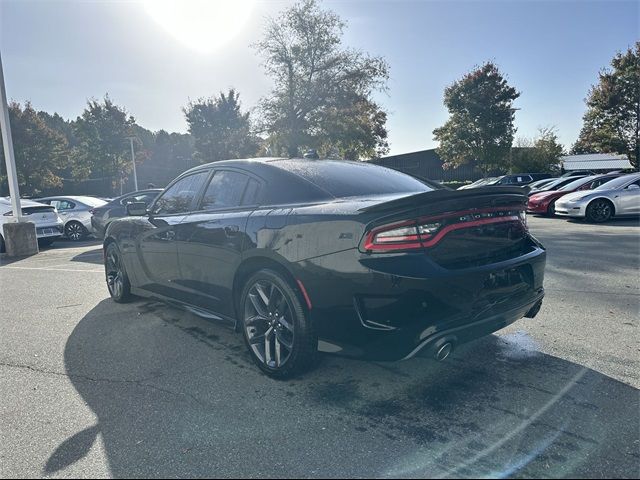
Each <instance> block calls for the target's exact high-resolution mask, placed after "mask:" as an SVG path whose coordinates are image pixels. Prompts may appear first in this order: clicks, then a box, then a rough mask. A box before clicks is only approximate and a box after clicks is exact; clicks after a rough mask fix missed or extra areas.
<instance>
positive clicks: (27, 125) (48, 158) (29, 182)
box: [0, 102, 69, 195]
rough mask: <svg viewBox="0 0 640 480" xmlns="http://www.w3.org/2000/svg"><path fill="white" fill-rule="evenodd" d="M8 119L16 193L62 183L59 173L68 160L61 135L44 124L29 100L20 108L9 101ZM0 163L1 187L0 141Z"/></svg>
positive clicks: (0, 150)
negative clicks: (14, 168)
mask: <svg viewBox="0 0 640 480" xmlns="http://www.w3.org/2000/svg"><path fill="white" fill-rule="evenodd" d="M9 121H10V124H11V135H12V137H13V150H14V154H15V159H16V169H17V174H18V186H19V187H20V193H21V194H23V195H37V194H39V193H40V192H42V191H43V190H45V189H47V188H51V187H56V186H60V185H62V178H61V177H60V172H61V171H62V170H63V169H64V168H65V166H66V165H68V163H69V151H68V148H67V141H66V139H65V137H64V136H63V135H62V134H61V133H59V132H57V131H55V130H53V129H52V128H50V127H48V126H47V124H46V123H45V121H44V120H43V119H42V118H41V116H40V115H39V114H38V113H37V112H36V111H35V110H34V109H33V107H32V106H31V104H30V103H29V102H27V103H26V104H25V106H24V108H22V106H21V105H20V104H19V103H15V102H13V103H11V105H9ZM0 162H1V165H2V169H1V170H0V183H2V185H3V187H4V185H5V184H6V181H7V178H6V169H5V160H4V150H3V147H2V142H1V141H0ZM3 190H5V188H3Z"/></svg>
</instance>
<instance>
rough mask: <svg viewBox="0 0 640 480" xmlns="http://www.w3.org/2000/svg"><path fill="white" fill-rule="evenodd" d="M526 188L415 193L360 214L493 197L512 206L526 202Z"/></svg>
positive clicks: (369, 208) (375, 206) (479, 188)
mask: <svg viewBox="0 0 640 480" xmlns="http://www.w3.org/2000/svg"><path fill="white" fill-rule="evenodd" d="M528 191H529V188H528V187H502V186H500V187H491V186H489V187H478V188H470V189H466V190H445V189H442V190H433V191H431V192H423V193H417V194H415V195H409V196H408V197H401V198H396V199H393V200H390V201H388V202H381V203H376V204H373V205H369V206H366V207H363V208H361V209H360V210H359V211H360V212H385V211H388V210H401V209H405V208H412V207H422V206H425V205H428V204H431V203H439V202H442V201H449V200H466V199H471V198H473V197H480V198H483V197H485V198H486V197H495V198H494V199H493V200H492V203H493V204H495V205H496V206H499V205H509V204H511V205H513V204H515V203H523V204H526V202H527V198H528V197H527V193H528Z"/></svg>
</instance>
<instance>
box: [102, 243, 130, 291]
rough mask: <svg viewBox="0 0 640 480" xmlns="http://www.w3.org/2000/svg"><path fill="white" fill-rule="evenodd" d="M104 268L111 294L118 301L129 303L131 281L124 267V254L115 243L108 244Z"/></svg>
mask: <svg viewBox="0 0 640 480" xmlns="http://www.w3.org/2000/svg"><path fill="white" fill-rule="evenodd" d="M104 269H105V275H106V280H107V288H108V289H109V295H111V298H112V299H113V300H114V301H115V302H117V303H127V302H129V301H130V300H131V298H132V295H131V283H129V277H128V276H127V272H126V270H125V268H124V262H123V261H122V254H121V253H120V249H119V248H118V246H117V245H116V244H115V243H110V244H109V245H107V250H106V252H105V260H104Z"/></svg>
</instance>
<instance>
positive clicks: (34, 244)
mask: <svg viewBox="0 0 640 480" xmlns="http://www.w3.org/2000/svg"><path fill="white" fill-rule="evenodd" d="M3 230H4V232H3V236H4V246H5V250H6V252H7V256H8V257H26V256H28V255H35V254H36V253H38V251H39V250H38V237H37V236H36V224H35V223H33V222H20V223H5V224H4V228H3Z"/></svg>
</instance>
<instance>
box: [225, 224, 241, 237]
mask: <svg viewBox="0 0 640 480" xmlns="http://www.w3.org/2000/svg"><path fill="white" fill-rule="evenodd" d="M239 231H240V227H238V226H237V225H227V226H226V227H224V233H226V234H227V235H228V236H229V237H233V236H234V235H237V234H238V232H239Z"/></svg>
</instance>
